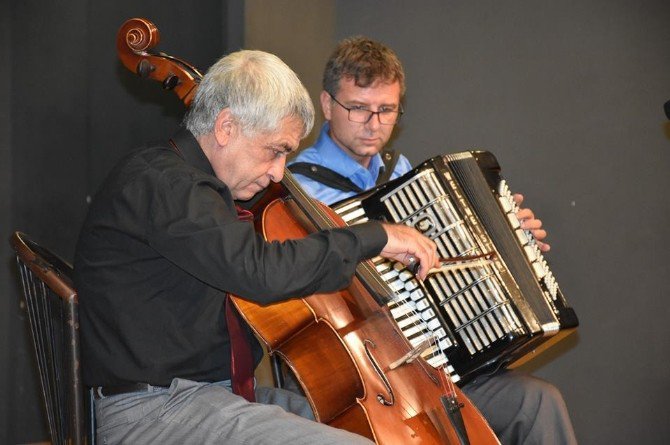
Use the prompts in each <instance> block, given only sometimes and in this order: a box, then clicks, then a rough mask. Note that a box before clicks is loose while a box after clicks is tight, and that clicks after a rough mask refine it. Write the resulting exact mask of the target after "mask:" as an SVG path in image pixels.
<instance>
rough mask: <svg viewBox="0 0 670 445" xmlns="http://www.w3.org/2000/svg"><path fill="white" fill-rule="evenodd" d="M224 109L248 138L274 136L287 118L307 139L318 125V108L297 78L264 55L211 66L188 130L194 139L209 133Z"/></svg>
mask: <svg viewBox="0 0 670 445" xmlns="http://www.w3.org/2000/svg"><path fill="white" fill-rule="evenodd" d="M224 108H230V112H231V114H232V115H233V118H234V119H235V120H236V122H237V124H239V125H240V126H241V128H242V131H243V132H244V133H245V134H246V135H247V136H253V135H255V134H257V133H268V132H272V131H276V130H278V129H279V125H280V122H281V121H282V120H283V119H284V118H286V117H295V118H297V119H300V121H301V122H302V125H303V134H302V137H303V138H304V137H305V136H307V135H308V134H309V132H310V131H311V130H312V126H313V125H314V106H313V105H312V100H311V99H310V97H309V93H307V90H306V89H305V87H304V86H303V84H302V83H301V82H300V79H299V78H298V76H297V75H296V74H295V73H294V72H293V71H292V70H291V68H289V67H288V66H287V65H286V64H285V63H284V62H282V60H281V59H280V58H279V57H277V56H275V55H274V54H270V53H266V52H263V51H251V50H242V51H237V52H234V53H231V54H229V55H227V56H225V57H222V58H221V59H219V61H218V62H216V63H215V64H214V65H212V67H211V68H209V70H208V71H207V73H206V74H205V76H204V77H203V78H202V81H201V82H200V85H199V86H198V91H197V92H196V94H195V98H194V99H193V102H192V103H191V107H190V109H189V110H188V112H187V113H186V116H185V117H184V125H185V126H186V128H188V129H189V130H190V131H191V133H193V135H194V136H196V137H199V136H202V135H205V134H208V133H211V132H212V131H213V130H214V123H215V121H216V117H217V116H218V115H219V113H220V112H221V110H223V109H224Z"/></svg>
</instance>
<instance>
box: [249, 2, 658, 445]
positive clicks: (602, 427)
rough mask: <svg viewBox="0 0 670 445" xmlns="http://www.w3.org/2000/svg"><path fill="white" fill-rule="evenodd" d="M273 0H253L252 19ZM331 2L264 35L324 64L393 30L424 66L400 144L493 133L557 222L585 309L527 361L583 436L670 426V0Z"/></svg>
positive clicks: (460, 145) (291, 7)
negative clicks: (286, 37)
mask: <svg viewBox="0 0 670 445" xmlns="http://www.w3.org/2000/svg"><path fill="white" fill-rule="evenodd" d="M262 3H263V2H262V1H261V0H247V1H246V4H247V7H248V14H247V21H249V20H253V19H254V17H256V15H260V16H262V17H264V16H263V14H264V9H263V8H262V7H261V5H262ZM317 3H318V4H319V5H323V8H322V10H323V11H324V16H322V17H317V18H316V20H317V21H319V23H320V24H322V26H321V30H320V31H319V30H317V31H314V30H313V29H312V28H313V25H310V26H305V27H298V28H296V31H295V32H294V33H293V34H292V35H291V37H290V40H291V41H290V42H281V41H280V42H279V43H283V44H277V41H276V40H272V41H270V39H271V38H272V35H273V33H274V30H275V29H277V28H280V27H281V26H282V24H284V23H292V22H293V21H294V20H297V19H298V18H299V17H300V16H301V12H302V11H303V10H304V9H305V5H304V4H303V1H297V0H275V1H274V2H273V5H275V7H274V10H275V12H276V13H275V14H274V15H273V16H272V19H273V20H265V21H264V22H263V23H264V27H263V28H260V27H259V28H255V32H256V33H257V34H260V35H254V36H253V37H254V39H255V41H256V42H267V43H266V46H265V47H261V49H263V48H268V49H269V48H271V49H272V50H273V51H275V52H277V53H278V54H279V55H280V56H281V57H283V58H284V59H286V60H290V59H291V58H294V57H297V56H300V57H302V58H303V59H304V60H302V64H303V65H304V64H308V63H313V64H318V65H320V66H321V67H323V64H324V61H325V60H326V58H327V57H328V55H329V53H330V51H331V50H332V47H333V45H334V43H335V42H336V41H337V40H339V39H340V38H343V37H346V36H349V35H353V34H367V35H369V36H371V37H373V38H376V39H379V40H382V41H384V42H385V43H387V44H388V45H390V46H391V47H393V48H394V49H395V50H396V51H397V52H398V55H399V56H400V59H401V60H402V61H403V63H404V65H405V69H406V71H407V95H406V101H405V109H406V110H407V113H406V114H405V116H404V117H403V121H402V123H401V125H400V128H399V129H398V130H397V131H396V136H397V137H396V139H395V141H394V142H393V146H394V148H396V149H398V150H401V151H402V152H403V153H405V154H406V155H407V156H408V157H409V158H410V160H411V161H412V162H413V163H418V162H420V161H422V160H424V159H427V158H429V157H431V156H433V155H437V154H442V153H448V152H455V151H461V150H469V149H474V148H481V149H488V150H490V151H493V152H494V153H495V154H496V155H497V157H498V160H499V161H500V164H501V166H502V169H503V174H504V175H505V176H506V177H507V179H508V181H509V183H510V186H511V187H512V188H513V189H514V190H516V191H520V192H522V193H523V194H524V195H525V196H526V202H527V204H528V205H529V206H530V207H532V208H533V209H534V210H535V211H536V213H537V214H538V215H539V217H540V218H541V219H542V220H543V221H544V222H545V227H546V228H547V229H548V231H549V241H550V242H551V244H552V246H553V248H552V251H551V252H550V253H549V255H548V259H549V261H550V263H551V267H552V270H553V271H554V273H555V275H556V276H557V277H558V281H559V284H560V285H561V287H562V289H563V291H564V293H565V295H566V297H567V299H568V300H569V301H570V303H571V304H572V305H573V306H574V308H575V310H576V311H577V314H578V315H579V317H580V319H581V327H580V328H579V331H578V334H577V335H576V336H574V337H572V338H569V339H568V340H566V341H565V342H564V343H563V344H561V345H559V346H557V347H555V348H553V349H552V350H551V351H549V352H548V353H545V355H544V356H540V358H538V359H537V360H536V361H535V362H532V363H531V364H530V365H529V366H528V367H527V369H526V370H528V371H532V372H534V373H535V374H536V375H538V376H541V377H543V378H546V379H548V380H550V381H551V382H553V383H555V384H556V385H557V386H558V387H559V388H560V389H561V391H562V392H563V394H564V396H565V399H566V400H567V403H568V406H569V409H570V411H571V413H572V417H573V421H574V424H575V428H576V431H577V436H578V439H579V440H580V442H581V443H584V444H623V443H645V444H665V443H670V424H668V423H667V413H668V409H667V401H668V399H670V362H668V360H667V359H666V357H667V356H668V355H670V323H668V321H667V320H668V317H669V316H670V303H668V289H669V288H670V282H669V281H670V260H669V259H668V253H670V240H669V239H668V237H667V235H666V231H667V227H668V226H669V225H670V224H669V223H670V204H669V203H670V201H669V200H668V199H667V197H666V195H667V193H666V190H667V189H668V186H670V177H669V176H668V174H667V170H668V167H670V122H668V120H667V119H666V117H665V116H664V113H663V103H664V102H665V101H667V100H669V99H670V26H669V25H670V2H668V1H667V0H641V1H638V2H630V1H625V0H590V1H588V2H584V1H577V0H568V1H561V2H557V1H548V0H541V1H537V0H518V1H506V2H501V1H497V0H483V1H476V2H462V1H450V0H448V1H445V0H422V1H420V2H410V1H408V0H402V1H401V0H368V1H364V2H361V1H357V0H323V1H320V2H317ZM313 4H314V2H312V5H313ZM251 6H255V8H252V7H251ZM333 9H334V13H335V16H336V17H335V21H334V24H332V22H331V18H330V17H328V14H329V11H331V10H333ZM252 13H253V14H252ZM247 30H248V31H249V30H251V28H247ZM247 37H248V38H249V36H247ZM301 40H304V41H305V42H309V43H308V44H309V47H310V48H314V49H315V51H313V52H308V53H305V52H301V45H300V44H298V43H296V42H300V41H301ZM322 48H327V49H326V50H322ZM320 73H321V71H319V73H318V75H313V74H312V73H310V72H308V71H304V72H302V73H301V75H303V76H313V77H306V78H303V80H304V81H305V83H306V84H307V85H318V84H319V81H320ZM318 92H319V91H318V86H317V89H316V90H313V91H311V93H312V97H317V95H318Z"/></svg>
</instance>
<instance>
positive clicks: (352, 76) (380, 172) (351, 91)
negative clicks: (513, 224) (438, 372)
mask: <svg viewBox="0 0 670 445" xmlns="http://www.w3.org/2000/svg"><path fill="white" fill-rule="evenodd" d="M404 93H405V74H404V71H403V67H402V64H401V63H400V60H399V59H398V57H397V56H396V54H395V53H394V52H393V50H391V49H390V48H388V47H387V46H385V45H383V44H381V43H379V42H376V41H374V40H371V39H368V38H365V37H354V38H350V39H345V40H343V41H341V42H340V43H339V44H338V46H337V47H336V49H335V51H334V52H333V54H332V55H331V57H330V59H329V60H328V62H327V64H326V68H325V71H324V75H323V91H322V92H321V95H320V103H321V109H322V110H323V114H324V117H325V119H326V123H325V124H324V126H323V128H322V129H321V132H320V134H319V137H318V139H317V141H316V143H315V144H314V145H313V146H312V147H309V148H307V149H305V150H303V151H302V152H301V153H300V154H299V155H298V156H296V158H295V159H294V160H293V161H292V162H291V163H290V165H289V167H288V168H289V170H291V171H292V172H293V173H294V174H295V177H296V179H297V180H298V181H300V183H301V184H302V186H303V187H304V188H305V190H306V191H307V192H308V193H310V194H311V195H312V196H313V197H314V198H316V199H318V200H320V201H322V202H324V203H326V204H332V203H335V202H337V201H340V200H342V199H345V198H348V197H350V196H354V195H357V194H359V193H361V192H363V191H365V190H368V189H370V188H372V187H374V186H375V185H377V184H381V183H383V182H386V181H388V180H390V179H395V178H397V177H399V176H402V175H403V174H404V173H407V172H408V171H409V170H410V169H411V165H410V163H409V161H408V160H407V158H406V157H404V156H402V155H398V154H396V153H393V152H390V151H384V147H385V145H386V143H387V142H388V140H389V138H390V137H391V133H392V132H393V128H394V126H395V124H396V123H397V122H398V121H399V119H400V117H401V116H402V113H403V109H402V105H401V103H400V102H401V98H402V96H403V95H404ZM516 199H517V202H518V203H519V204H520V203H521V200H522V199H523V197H521V195H518V196H517V197H516ZM517 217H518V218H519V220H520V221H521V225H522V227H523V228H525V229H529V230H531V231H532V232H533V234H534V236H535V237H536V239H538V240H542V239H544V238H545V236H546V232H545V231H544V230H543V229H542V228H541V226H542V223H541V221H540V220H537V219H535V217H534V215H533V212H532V211H531V210H530V209H522V210H520V211H519V213H517ZM538 245H540V248H541V249H542V250H543V251H547V250H549V245H548V244H545V243H542V242H541V241H538ZM463 391H464V392H465V394H466V395H467V396H468V397H469V398H470V399H471V400H472V402H473V403H474V404H475V405H476V406H477V408H479V410H480V411H481V412H482V414H483V415H484V417H485V418H486V420H487V421H488V422H489V424H490V425H491V427H492V428H493V430H494V431H495V433H496V435H497V436H498V438H499V439H500V441H501V443H503V444H512V443H519V444H521V443H524V444H575V443H577V442H576V438H575V435H574V431H573V428H572V423H571V421H570V417H569V414H568V411H567V408H566V406H565V402H564V401H563V397H562V396H561V394H560V392H559V391H558V390H557V389H556V388H555V387H554V386H553V385H551V384H549V383H547V382H545V381H543V380H540V379H537V378H534V377H532V376H527V375H522V374H519V373H516V372H509V371H501V372H497V373H494V374H493V375H490V376H480V377H478V378H476V379H475V380H474V381H471V382H469V383H468V384H466V385H465V386H464V387H463Z"/></svg>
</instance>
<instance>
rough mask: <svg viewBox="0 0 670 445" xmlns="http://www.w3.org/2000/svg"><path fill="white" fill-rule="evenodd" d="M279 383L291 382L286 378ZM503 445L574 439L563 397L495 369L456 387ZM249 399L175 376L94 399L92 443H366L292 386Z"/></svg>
mask: <svg viewBox="0 0 670 445" xmlns="http://www.w3.org/2000/svg"><path fill="white" fill-rule="evenodd" d="M287 382H289V383H290V382H291V379H288V380H287ZM463 392H464V393H465V394H466V395H467V396H468V397H469V398H470V400H471V401H472V402H473V403H474V404H475V406H477V408H478V409H479V410H480V411H481V413H482V415H483V416H484V417H485V418H486V420H487V421H488V423H489V424H490V425H491V428H493V430H494V431H495V433H496V435H497V436H498V438H499V439H500V442H501V443H502V444H503V445H511V444H519V445H521V444H523V445H535V444H536V445H552V444H557V445H573V444H576V443H577V440H576V439H575V434H574V431H573V428H572V424H571V422H570V417H569V415H568V411H567V408H566V406H565V402H564V401H563V398H562V396H561V394H560V392H559V391H558V390H557V389H556V388H555V387H554V386H553V385H551V384H549V383H547V382H545V381H543V380H540V379H538V378H535V377H531V376H527V375H523V374H519V373H515V372H507V371H503V372H501V373H498V374H496V375H494V376H492V377H491V376H482V377H479V378H477V379H476V380H474V381H473V382H470V383H468V384H467V385H465V386H464V387H463ZM256 399H257V400H258V402H260V403H253V404H252V403H249V402H247V401H246V400H244V399H243V398H241V397H239V396H236V395H235V394H233V393H231V392H230V390H229V388H228V387H227V386H225V385H223V384H209V383H198V382H192V381H189V380H183V379H175V380H174V381H173V382H172V385H171V386H170V388H169V389H164V388H157V389H155V391H154V392H149V393H134V394H124V395H119V396H112V397H107V398H104V399H100V400H97V401H96V420H97V422H98V431H97V437H98V441H99V443H100V444H105V445H107V444H153V443H160V444H161V445H169V444H210V443H225V444H250V445H251V444H254V445H255V444H283V443H291V444H314V443H319V444H359V443H360V444H370V443H371V442H370V441H368V440H367V439H366V438H364V437H361V436H358V435H356V434H352V433H349V432H346V431H344V430H338V429H335V428H331V427H329V426H327V425H323V424H320V423H316V422H314V421H313V420H308V419H314V416H313V414H312V411H311V408H310V406H309V403H308V402H307V400H306V399H305V398H304V397H302V396H300V395H298V394H296V393H295V392H292V391H287V390H282V389H275V388H257V389H256Z"/></svg>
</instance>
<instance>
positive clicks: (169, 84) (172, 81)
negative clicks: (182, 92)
mask: <svg viewBox="0 0 670 445" xmlns="http://www.w3.org/2000/svg"><path fill="white" fill-rule="evenodd" d="M177 85H179V77H177V76H175V75H174V74H168V76H167V77H166V78H165V80H163V89H166V90H171V89H173V88H174V87H176V86H177Z"/></svg>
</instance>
